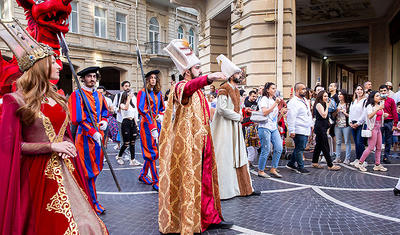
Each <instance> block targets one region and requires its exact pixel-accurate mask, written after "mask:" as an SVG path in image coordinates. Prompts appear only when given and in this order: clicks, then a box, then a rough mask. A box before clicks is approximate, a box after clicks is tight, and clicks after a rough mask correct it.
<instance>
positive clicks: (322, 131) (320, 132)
mask: <svg viewBox="0 0 400 235" xmlns="http://www.w3.org/2000/svg"><path fill="white" fill-rule="evenodd" d="M326 132H327V129H326V128H323V127H319V126H318V125H316V126H315V127H314V133H315V135H316V137H315V142H316V143H315V149H314V153H313V159H312V163H318V160H319V155H320V154H321V151H322V153H323V154H324V156H325V159H326V163H327V164H328V166H329V167H332V166H333V163H332V158H331V154H330V151H329V142H328V135H327V134H326Z"/></svg>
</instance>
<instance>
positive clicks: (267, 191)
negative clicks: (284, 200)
mask: <svg viewBox="0 0 400 235" xmlns="http://www.w3.org/2000/svg"><path fill="white" fill-rule="evenodd" d="M306 188H311V187H308V186H303V187H295V188H284V189H272V190H264V191H261V193H262V194H264V193H283V192H290V191H296V190H303V189H306Z"/></svg>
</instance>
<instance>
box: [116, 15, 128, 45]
mask: <svg viewBox="0 0 400 235" xmlns="http://www.w3.org/2000/svg"><path fill="white" fill-rule="evenodd" d="M115 24H116V25H115V27H116V30H117V40H118V41H123V42H126V15H125V14H122V13H119V12H117V15H116V19H115Z"/></svg>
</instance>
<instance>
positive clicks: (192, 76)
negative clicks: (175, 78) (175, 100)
mask: <svg viewBox="0 0 400 235" xmlns="http://www.w3.org/2000/svg"><path fill="white" fill-rule="evenodd" d="M201 75H203V73H202V72H201V73H199V74H198V75H197V76H195V75H194V74H193V72H192V71H190V77H191V78H192V79H195V78H198V77H200V76H201Z"/></svg>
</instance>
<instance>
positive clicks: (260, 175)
mask: <svg viewBox="0 0 400 235" xmlns="http://www.w3.org/2000/svg"><path fill="white" fill-rule="evenodd" d="M257 175H258V177H262V178H271V176H269V175H268V174H267V173H265V172H262V173H260V172H258V174H257Z"/></svg>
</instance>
